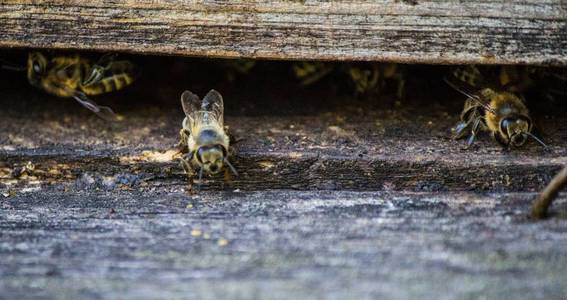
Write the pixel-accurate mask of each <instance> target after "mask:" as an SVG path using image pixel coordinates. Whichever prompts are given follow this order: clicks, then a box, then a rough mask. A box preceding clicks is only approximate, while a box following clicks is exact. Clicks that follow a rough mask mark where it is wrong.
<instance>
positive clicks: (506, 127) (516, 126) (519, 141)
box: [500, 116, 532, 147]
mask: <svg viewBox="0 0 567 300" xmlns="http://www.w3.org/2000/svg"><path fill="white" fill-rule="evenodd" d="M531 127H532V125H531V121H530V120H529V119H528V118H526V117H517V116H516V117H511V118H505V119H502V121H500V134H501V135H503V136H504V137H505V138H506V140H507V141H508V142H509V143H510V144H511V145H512V146H514V147H519V146H522V145H523V144H525V143H526V141H527V139H528V134H529V133H530V131H531Z"/></svg>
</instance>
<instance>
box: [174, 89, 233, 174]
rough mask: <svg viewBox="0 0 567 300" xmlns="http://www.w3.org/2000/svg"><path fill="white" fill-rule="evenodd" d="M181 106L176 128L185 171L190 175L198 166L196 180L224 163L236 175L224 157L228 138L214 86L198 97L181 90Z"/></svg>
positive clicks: (218, 169) (218, 97) (222, 104)
mask: <svg viewBox="0 0 567 300" xmlns="http://www.w3.org/2000/svg"><path fill="white" fill-rule="evenodd" d="M181 106H182V107H183V112H184V113H185V119H183V123H182V124H183V128H182V129H181V131H180V133H179V134H180V138H181V141H180V146H181V147H182V152H184V153H185V155H184V156H183V158H181V165H182V167H183V169H184V170H185V173H187V175H188V176H189V177H192V176H193V175H194V174H195V173H194V171H195V170H196V169H198V170H199V184H200V183H201V179H202V178H203V173H206V174H208V175H215V174H218V173H220V172H221V171H222V170H223V168H224V166H225V165H226V166H228V167H229V168H230V170H231V171H232V173H234V174H235V175H238V172H236V169H235V168H234V167H233V166H232V164H231V163H230V162H229V160H228V154H229V153H228V151H229V143H230V139H229V136H228V134H227V133H226V132H225V130H224V120H223V118H224V115H223V114H224V103H223V99H222V96H221V94H220V93H219V92H217V91H215V90H210V91H209V93H207V95H206V96H205V98H203V100H201V99H200V98H199V96H197V95H195V94H193V93H191V92H190V91H185V92H183V94H182V95H181Z"/></svg>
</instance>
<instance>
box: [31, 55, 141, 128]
mask: <svg viewBox="0 0 567 300" xmlns="http://www.w3.org/2000/svg"><path fill="white" fill-rule="evenodd" d="M136 74H137V72H136V70H135V67H134V65H133V64H132V63H130V62H128V61H115V60H114V56H113V55H104V56H103V57H102V58H101V59H100V60H99V61H97V62H96V63H94V64H91V62H90V61H89V60H88V59H86V58H84V57H81V56H79V55H71V56H55V57H52V58H48V57H46V56H45V55H43V54H42V53H39V52H31V53H30V54H29V55H28V63H27V77H28V81H29V82H30V84H31V85H33V86H35V87H37V88H40V89H42V90H44V91H46V92H47V93H49V94H52V95H55V96H58V97H63V98H74V99H75V100H77V102H79V103H80V104H81V105H83V106H84V107H86V108H87V109H89V110H91V111H92V112H94V113H95V114H97V115H98V116H99V117H101V118H103V119H106V120H116V115H115V114H114V112H113V111H112V109H110V108H109V107H106V106H100V105H98V104H96V103H95V102H94V101H93V100H91V99H89V98H88V97H87V96H94V95H99V94H103V93H109V92H112V91H117V90H120V89H123V88H124V87H126V86H128V85H130V84H131V83H132V82H133V81H134V80H135V77H136Z"/></svg>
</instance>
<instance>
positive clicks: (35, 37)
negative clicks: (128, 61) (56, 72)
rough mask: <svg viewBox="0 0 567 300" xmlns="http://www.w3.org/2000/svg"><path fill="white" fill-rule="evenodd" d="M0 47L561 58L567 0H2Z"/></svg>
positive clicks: (420, 59)
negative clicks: (565, 0)
mask: <svg viewBox="0 0 567 300" xmlns="http://www.w3.org/2000/svg"><path fill="white" fill-rule="evenodd" d="M412 3H415V4H412ZM0 47H34V48H55V49H81V50H97V51H124V52H135V53H144V54H146V53H147V54H165V55H184V56H205V57H227V58H236V57H248V58H258V59H288V60H295V59H297V60H300V59H301V60H305V59H317V60H375V61H396V62H405V63H435V64H457V63H481V64H542V65H556V66H565V65H567V50H566V49H567V5H566V4H565V2H564V1H562V0H546V1H539V0H538V1H533V0H522V1H505V0H492V1H465V2H462V1H449V0H444V1H387V0H381V1H375V0H366V1H365V0H355V1H323V0H321V1H243V0H241V1H234V0H231V1H181V0H171V1H163V0H156V1H149V0H146V1H129V0H116V1H61V0H52V1H1V2H0Z"/></svg>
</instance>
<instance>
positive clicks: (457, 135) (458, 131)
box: [451, 121, 471, 140]
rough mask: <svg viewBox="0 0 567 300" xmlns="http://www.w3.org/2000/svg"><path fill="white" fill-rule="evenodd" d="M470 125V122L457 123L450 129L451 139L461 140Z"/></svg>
mask: <svg viewBox="0 0 567 300" xmlns="http://www.w3.org/2000/svg"><path fill="white" fill-rule="evenodd" d="M470 124H471V122H470V121H468V122H464V121H461V122H459V123H457V125H455V127H453V128H451V132H452V136H451V137H452V138H453V139H454V140H459V139H462V138H463V137H464V136H465V134H466V132H465V131H466V129H467V128H469V125H470Z"/></svg>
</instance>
